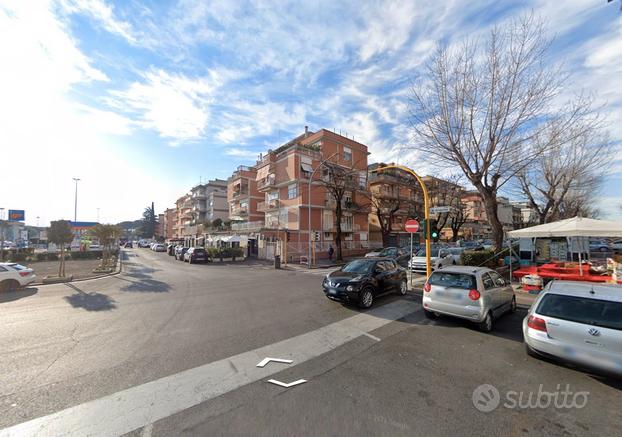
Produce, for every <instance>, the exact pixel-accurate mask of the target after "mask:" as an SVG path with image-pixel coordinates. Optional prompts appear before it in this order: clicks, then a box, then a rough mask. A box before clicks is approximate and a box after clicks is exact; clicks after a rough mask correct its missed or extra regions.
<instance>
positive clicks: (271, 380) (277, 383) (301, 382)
mask: <svg viewBox="0 0 622 437" xmlns="http://www.w3.org/2000/svg"><path fill="white" fill-rule="evenodd" d="M268 382H271V383H272V384H276V385H280V386H281V387H285V388H290V387H293V386H295V385H299V384H304V383H305V382H307V380H306V379H299V380H297V381H294V382H290V383H289V384H286V383H284V382H281V381H277V380H276V379H269V380H268Z"/></svg>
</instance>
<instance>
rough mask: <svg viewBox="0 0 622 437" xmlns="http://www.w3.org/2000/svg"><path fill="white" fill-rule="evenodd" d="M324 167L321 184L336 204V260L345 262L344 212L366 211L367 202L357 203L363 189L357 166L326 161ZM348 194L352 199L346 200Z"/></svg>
mask: <svg viewBox="0 0 622 437" xmlns="http://www.w3.org/2000/svg"><path fill="white" fill-rule="evenodd" d="M323 165H324V174H323V175H322V178H321V183H322V185H323V186H324V187H325V188H326V191H327V192H328V193H329V194H330V197H331V200H333V201H334V204H335V222H336V223H335V246H336V256H335V258H336V259H337V260H338V261H341V260H343V255H342V248H341V240H342V235H343V232H342V228H341V223H342V220H343V217H344V210H352V211H360V210H364V209H366V208H367V206H368V205H366V204H365V202H360V203H357V191H358V190H360V189H361V187H360V184H359V170H358V169H357V168H356V165H353V166H352V167H345V166H342V165H339V164H336V163H334V162H331V161H326V162H324V164H323ZM348 193H351V198H350V199H347V198H346V194H348ZM361 197H363V196H361ZM365 197H367V196H365ZM359 200H363V199H359Z"/></svg>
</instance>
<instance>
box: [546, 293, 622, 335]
mask: <svg viewBox="0 0 622 437" xmlns="http://www.w3.org/2000/svg"><path fill="white" fill-rule="evenodd" d="M536 312H537V313H538V314H541V315H543V316H548V317H555V318H556V319H562V320H568V321H571V322H577V323H585V324H588V325H594V326H600V327H602V328H610V329H617V330H622V303H620V302H611V301H607V300H598V299H589V298H585V297H576V296H563V295H561V294H547V295H546V296H544V297H543V298H542V301H541V302H540V305H538V309H537V310H536Z"/></svg>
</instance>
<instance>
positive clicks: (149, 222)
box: [140, 202, 158, 238]
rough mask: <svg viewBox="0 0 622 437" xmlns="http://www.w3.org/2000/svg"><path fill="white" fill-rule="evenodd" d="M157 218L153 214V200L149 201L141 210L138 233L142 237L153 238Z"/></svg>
mask: <svg viewBox="0 0 622 437" xmlns="http://www.w3.org/2000/svg"><path fill="white" fill-rule="evenodd" d="M157 223H158V220H157V218H156V214H155V207H154V205H153V202H151V206H148V207H147V208H145V211H144V212H143V218H142V221H141V224H140V235H141V237H143V238H153V237H154V235H155V231H156V225H157Z"/></svg>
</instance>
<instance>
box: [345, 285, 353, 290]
mask: <svg viewBox="0 0 622 437" xmlns="http://www.w3.org/2000/svg"><path fill="white" fill-rule="evenodd" d="M346 291H354V285H348V286H347V287H346Z"/></svg>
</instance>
